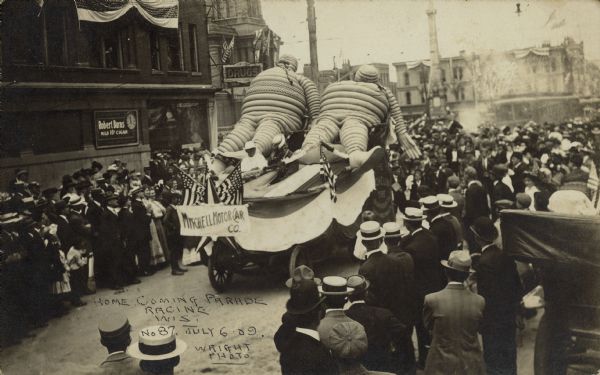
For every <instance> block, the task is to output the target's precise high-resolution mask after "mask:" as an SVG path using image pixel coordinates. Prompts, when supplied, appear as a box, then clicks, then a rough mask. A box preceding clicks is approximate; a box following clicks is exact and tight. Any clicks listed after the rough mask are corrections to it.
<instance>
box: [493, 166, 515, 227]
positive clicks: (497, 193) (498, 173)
mask: <svg viewBox="0 0 600 375" xmlns="http://www.w3.org/2000/svg"><path fill="white" fill-rule="evenodd" d="M507 173H508V167H507V166H506V165H505V164H496V165H495V166H494V170H493V172H492V174H493V175H494V188H493V192H492V202H496V201H502V200H509V201H513V202H514V200H515V193H514V191H513V189H512V188H511V187H510V186H509V185H507V183H506V182H505V181H503V180H505V177H506V176H507ZM492 217H493V218H494V219H496V215H495V212H494V211H492Z"/></svg>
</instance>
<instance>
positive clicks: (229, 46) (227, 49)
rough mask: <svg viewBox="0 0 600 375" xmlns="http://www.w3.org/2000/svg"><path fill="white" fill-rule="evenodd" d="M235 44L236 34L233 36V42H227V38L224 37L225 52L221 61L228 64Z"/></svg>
mask: <svg viewBox="0 0 600 375" xmlns="http://www.w3.org/2000/svg"><path fill="white" fill-rule="evenodd" d="M234 44H235V35H234V36H232V37H231V42H229V43H227V41H226V40H225V38H223V54H222V55H221V62H222V63H223V64H226V63H227V62H228V61H229V58H230V57H231V53H232V52H233V45H234Z"/></svg>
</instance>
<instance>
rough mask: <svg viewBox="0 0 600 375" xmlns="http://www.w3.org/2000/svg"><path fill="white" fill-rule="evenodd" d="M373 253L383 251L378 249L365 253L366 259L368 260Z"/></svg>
mask: <svg viewBox="0 0 600 375" xmlns="http://www.w3.org/2000/svg"><path fill="white" fill-rule="evenodd" d="M375 253H383V250H382V249H381V248H379V249H375V250H371V251H367V253H366V254H365V256H366V259H369V257H370V256H371V255H373V254H375Z"/></svg>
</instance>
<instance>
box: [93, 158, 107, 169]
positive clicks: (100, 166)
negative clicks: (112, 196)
mask: <svg viewBox="0 0 600 375" xmlns="http://www.w3.org/2000/svg"><path fill="white" fill-rule="evenodd" d="M94 168H96V169H98V170H99V171H101V170H102V168H104V166H103V165H102V164H100V163H99V162H97V161H96V160H94V161H92V169H94Z"/></svg>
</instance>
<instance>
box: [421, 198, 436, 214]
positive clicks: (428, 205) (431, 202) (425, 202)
mask: <svg viewBox="0 0 600 375" xmlns="http://www.w3.org/2000/svg"><path fill="white" fill-rule="evenodd" d="M419 203H421V205H422V206H423V211H425V212H426V211H431V210H436V209H438V208H440V202H439V201H438V198H437V197H436V196H435V195H429V196H426V197H424V198H421V199H419Z"/></svg>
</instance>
